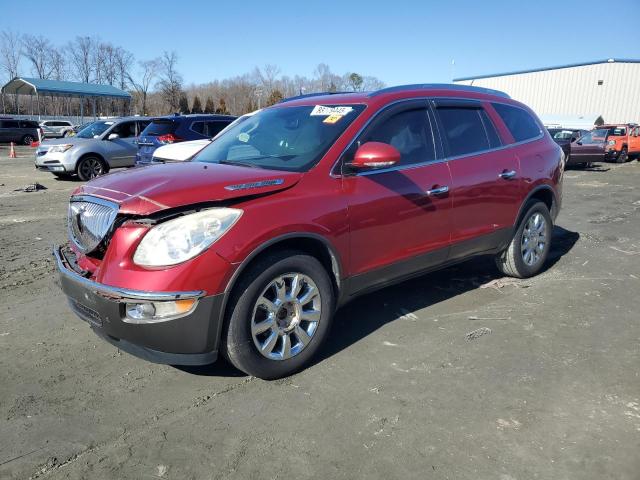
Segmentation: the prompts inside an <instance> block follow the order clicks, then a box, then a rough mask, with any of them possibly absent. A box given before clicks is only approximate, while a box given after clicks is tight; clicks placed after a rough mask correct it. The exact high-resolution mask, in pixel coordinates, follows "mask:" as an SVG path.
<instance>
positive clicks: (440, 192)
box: [427, 185, 449, 197]
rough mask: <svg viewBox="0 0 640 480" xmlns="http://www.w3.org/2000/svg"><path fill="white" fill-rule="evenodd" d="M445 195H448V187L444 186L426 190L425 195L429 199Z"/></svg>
mask: <svg viewBox="0 0 640 480" xmlns="http://www.w3.org/2000/svg"><path fill="white" fill-rule="evenodd" d="M445 193H449V187H447V186H446V185H445V186H443V187H437V188H432V189H431V190H427V195H428V196H429V197H433V196H435V195H444V194H445Z"/></svg>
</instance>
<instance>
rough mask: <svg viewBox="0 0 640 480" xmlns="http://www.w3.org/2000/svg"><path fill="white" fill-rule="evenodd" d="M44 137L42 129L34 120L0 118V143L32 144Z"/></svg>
mask: <svg viewBox="0 0 640 480" xmlns="http://www.w3.org/2000/svg"><path fill="white" fill-rule="evenodd" d="M41 139H42V129H41V128H40V126H39V125H38V122H35V121H33V120H19V119H13V118H0V143H10V142H13V143H17V144H20V145H31V143H32V142H39V141H40V140H41Z"/></svg>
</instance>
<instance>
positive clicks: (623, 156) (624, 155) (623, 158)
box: [616, 148, 628, 163]
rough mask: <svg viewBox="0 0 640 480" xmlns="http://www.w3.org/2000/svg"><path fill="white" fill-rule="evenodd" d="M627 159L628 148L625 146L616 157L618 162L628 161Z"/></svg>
mask: <svg viewBox="0 0 640 480" xmlns="http://www.w3.org/2000/svg"><path fill="white" fill-rule="evenodd" d="M627 160H628V153H627V149H626V148H623V149H622V150H620V154H619V155H618V157H617V158H616V163H627Z"/></svg>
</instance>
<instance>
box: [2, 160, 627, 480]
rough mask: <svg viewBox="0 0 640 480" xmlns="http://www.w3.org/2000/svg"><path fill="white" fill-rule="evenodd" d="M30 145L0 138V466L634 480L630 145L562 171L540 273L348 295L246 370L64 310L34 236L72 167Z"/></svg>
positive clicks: (62, 471)
mask: <svg viewBox="0 0 640 480" xmlns="http://www.w3.org/2000/svg"><path fill="white" fill-rule="evenodd" d="M31 152H32V151H31V150H29V149H20V150H19V154H20V155H21V156H22V157H23V158H18V159H8V158H7V156H6V155H7V153H6V149H4V150H0V184H1V185H0V478H3V479H4V478H20V479H26V478H52V479H59V478H73V479H76V478H78V479H79V478H90V479H101V478H104V479H114V478H118V479H124V478H132V479H134V478H135V479H145V478H167V479H188V478H194V479H214V478H237V479H246V478H266V479H276V478H308V477H312V478H421V479H424V478H429V479H456V480H458V479H472V480H478V479H498V480H514V479H518V480H524V479H526V480H529V479H535V478H539V479H554V480H557V479H581V480H583V479H599V480H601V479H605V478H607V479H614V478H615V479H639V478H640V456H639V455H638V453H639V452H640V322H639V321H638V311H639V310H640V302H639V301H638V297H639V296H640V189H639V188H638V186H639V185H640V164H639V163H638V162H635V161H634V162H631V163H629V164H626V165H621V166H619V165H602V166H601V167H599V168H596V169H593V170H591V171H583V170H570V171H568V172H567V173H566V177H565V205H564V210H563V212H562V214H561V216H560V218H559V222H558V226H557V227H556V230H555V237H554V248H553V252H552V258H551V260H550V262H549V263H550V266H549V268H548V270H547V271H546V272H545V273H544V274H542V275H540V276H538V277H536V278H534V279H530V280H526V281H512V280H509V279H499V278H498V277H497V276H496V273H495V270H494V269H493V268H492V264H491V262H490V261H489V260H488V259H478V260H474V261H472V262H469V263H466V264H463V265H459V266H458V267H455V268H450V269H448V270H445V271H442V272H438V273H434V274H431V275H427V276H424V277H422V278H419V279H417V280H414V281H411V282H408V283H404V284H402V285H399V286H396V287H393V288H389V289H386V290H384V291H381V292H378V293H375V294H372V295H369V296H366V297H363V298H361V299H359V300H357V301H355V302H353V303H351V304H350V305H348V306H347V307H345V308H344V309H343V310H342V311H341V312H340V313H339V314H338V317H337V320H336V322H335V324H334V328H333V331H332V336H331V339H330V341H329V342H328V344H327V345H326V348H325V349H324V353H323V356H322V358H321V359H320V360H319V361H318V362H317V363H316V364H315V365H314V366H312V367H311V368H309V369H308V370H306V371H304V372H302V373H300V374H298V375H296V376H294V377H292V378H288V379H285V380H282V381H277V382H264V381H260V380H256V379H254V378H248V377H245V376H243V375H242V374H240V373H239V372H237V371H234V370H233V369H231V367H229V366H227V365H225V364H224V363H218V364H216V365H213V366H211V367H207V368H197V369H196V368H192V369H178V368H174V367H171V366H164V365H154V364H150V363H146V362H144V361H142V360H138V359H136V358H134V357H131V356H129V355H127V354H124V353H120V352H119V351H118V350H116V349H115V348H114V347H112V346H110V345H108V344H106V343H104V342H102V341H100V340H99V339H98V338H97V337H96V336H95V335H94V334H93V333H92V332H91V331H90V329H89V327H88V326H87V325H86V324H85V323H84V322H82V321H80V320H79V319H77V318H76V317H75V316H74V315H72V314H71V313H70V311H69V309H68V308H67V306H66V304H65V300H64V298H63V296H62V295H61V293H60V291H59V289H58V287H57V285H56V278H55V275H54V266H53V263H52V259H51V258H50V249H51V244H52V243H53V242H63V241H64V240H65V236H66V234H65V212H66V201H67V198H68V195H69V193H70V192H71V190H72V189H73V188H74V187H75V186H76V185H78V183H77V182H72V181H58V180H56V179H54V178H53V176H52V175H50V174H45V173H38V172H36V171H35V170H34V169H33V159H32V158H31V155H32V153H31ZM34 181H38V182H40V183H42V184H43V185H45V186H46V187H47V188H48V189H47V190H44V191H41V192H36V193H24V192H14V191H13V190H14V189H16V188H18V187H21V186H24V185H25V184H27V183H31V182H34ZM479 329H481V330H479ZM476 330H479V333H485V334H484V335H481V336H477V338H473V337H474V335H472V336H470V337H467V334H469V333H470V332H472V331H476ZM471 338H473V339H471Z"/></svg>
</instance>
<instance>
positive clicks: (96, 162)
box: [76, 156, 107, 182]
mask: <svg viewBox="0 0 640 480" xmlns="http://www.w3.org/2000/svg"><path fill="white" fill-rule="evenodd" d="M76 173H77V174H78V177H79V178H80V180H82V181H83V182H86V181H88V180H91V179H92V178H95V177H99V176H100V175H104V174H105V173H107V168H106V167H105V164H104V162H103V161H102V160H100V159H99V158H98V157H92V156H89V157H84V158H83V159H82V160H80V163H78V167H77V169H76Z"/></svg>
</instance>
